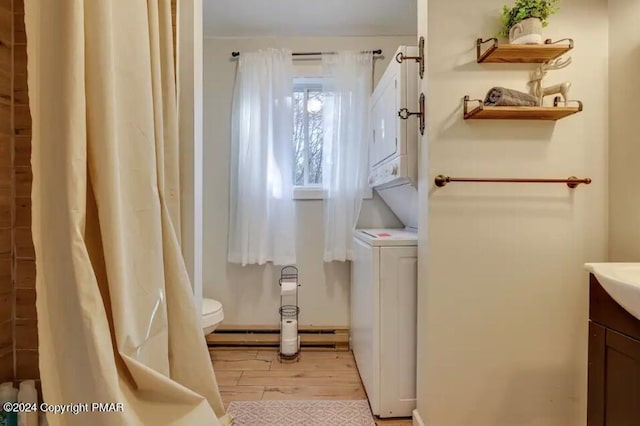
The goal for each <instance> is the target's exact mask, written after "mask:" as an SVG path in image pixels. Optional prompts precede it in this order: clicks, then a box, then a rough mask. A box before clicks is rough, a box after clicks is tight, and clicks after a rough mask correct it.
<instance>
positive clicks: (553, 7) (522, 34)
mask: <svg viewBox="0 0 640 426" xmlns="http://www.w3.org/2000/svg"><path fill="white" fill-rule="evenodd" d="M559 1H560V0H516V3H515V5H514V6H513V7H512V8H509V7H508V6H505V7H504V9H503V12H502V30H501V31H500V35H501V36H503V37H509V43H511V44H542V42H543V39H542V28H544V27H546V26H547V25H549V17H550V16H551V15H553V14H554V13H556V12H557V11H558V9H559V8H558V2H559Z"/></svg>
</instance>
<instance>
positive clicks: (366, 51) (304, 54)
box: [231, 49, 382, 58]
mask: <svg viewBox="0 0 640 426" xmlns="http://www.w3.org/2000/svg"><path fill="white" fill-rule="evenodd" d="M362 53H371V54H372V55H382V49H375V50H363V51H362ZM335 54H336V52H293V53H292V54H291V56H320V55H335ZM231 56H232V57H233V58H237V57H238V56H240V52H231Z"/></svg>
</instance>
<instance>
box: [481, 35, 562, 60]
mask: <svg viewBox="0 0 640 426" xmlns="http://www.w3.org/2000/svg"><path fill="white" fill-rule="evenodd" d="M489 42H493V44H492V45H491V46H490V47H489V48H487V50H485V51H484V52H482V45H483V44H486V43H489ZM571 49H573V40H572V39H570V38H567V39H562V40H558V41H552V40H550V39H548V40H546V41H545V42H544V44H500V43H498V39H497V38H490V39H487V40H483V39H481V38H479V39H478V40H477V41H476V50H477V57H478V63H479V64H480V63H524V64H541V63H544V62H547V61H551V60H553V59H556V58H558V57H559V56H562V55H563V54H565V53H566V52H568V51H569V50H571Z"/></svg>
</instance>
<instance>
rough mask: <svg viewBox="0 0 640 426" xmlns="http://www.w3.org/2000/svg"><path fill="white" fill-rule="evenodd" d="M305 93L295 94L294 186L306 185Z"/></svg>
mask: <svg viewBox="0 0 640 426" xmlns="http://www.w3.org/2000/svg"><path fill="white" fill-rule="evenodd" d="M305 112H306V111H305V108H304V92H293V144H294V160H293V166H294V167H293V184H294V185H304V140H305V131H304V114H305Z"/></svg>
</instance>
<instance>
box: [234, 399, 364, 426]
mask: <svg viewBox="0 0 640 426" xmlns="http://www.w3.org/2000/svg"><path fill="white" fill-rule="evenodd" d="M227 412H228V413H229V414H231V415H232V416H233V419H234V422H233V425H234V426H375V422H374V421H373V417H372V416H371V410H370V409H369V404H368V403H367V401H325V400H321V401H233V402H231V403H230V404H229V408H228V410H227Z"/></svg>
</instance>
